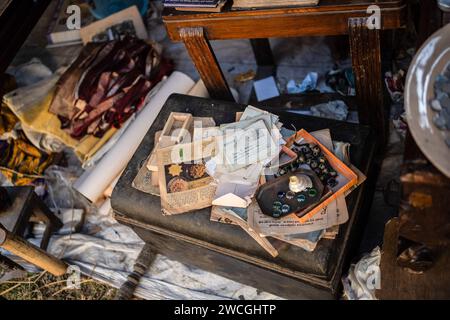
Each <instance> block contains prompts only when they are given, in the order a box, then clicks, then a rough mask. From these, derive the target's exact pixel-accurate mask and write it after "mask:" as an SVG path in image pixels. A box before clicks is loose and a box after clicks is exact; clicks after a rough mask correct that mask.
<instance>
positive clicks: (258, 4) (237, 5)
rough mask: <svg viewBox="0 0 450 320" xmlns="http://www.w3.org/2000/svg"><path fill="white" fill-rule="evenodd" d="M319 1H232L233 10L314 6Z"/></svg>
mask: <svg viewBox="0 0 450 320" xmlns="http://www.w3.org/2000/svg"><path fill="white" fill-rule="evenodd" d="M318 4H319V0H271V1H267V0H234V1H233V9H251V8H277V7H278V8H279V7H296V6H316V5H318Z"/></svg>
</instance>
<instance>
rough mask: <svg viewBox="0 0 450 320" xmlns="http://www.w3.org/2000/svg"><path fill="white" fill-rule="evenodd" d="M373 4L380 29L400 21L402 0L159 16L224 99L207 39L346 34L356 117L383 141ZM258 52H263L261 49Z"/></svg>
mask: <svg viewBox="0 0 450 320" xmlns="http://www.w3.org/2000/svg"><path fill="white" fill-rule="evenodd" d="M373 4H376V5H378V6H379V7H380V10H381V12H380V13H381V29H382V30H388V29H397V28H401V27H403V26H404V25H405V21H406V11H407V10H406V3H405V1H403V0H381V1H377V2H375V1H368V0H321V1H320V3H319V5H318V6H315V7H296V8H277V9H258V10H238V11H233V10H230V9H229V8H227V9H226V10H225V11H224V12H221V13H198V12H184V11H177V10H175V9H172V8H166V9H164V11H163V21H164V23H165V25H166V28H167V31H168V34H169V37H170V39H172V40H173V41H183V42H184V43H185V45H186V49H187V50H188V52H189V55H190V56H191V58H192V60H193V62H194V64H195V66H196V67H197V69H198V71H199V74H200V76H201V78H202V79H203V81H204V83H205V85H206V87H207V88H208V91H209V93H210V95H211V97H213V98H216V99H225V100H232V99H233V97H232V95H231V93H230V89H229V87H228V85H227V83H226V80H225V77H224V76H223V73H222V71H221V69H220V66H219V64H218V62H217V59H216V57H215V55H214V52H213V51H212V49H211V46H210V45H209V40H227V39H253V40H252V41H255V39H266V38H271V37H302V36H331V35H348V36H349V38H350V51H351V56H352V61H353V68H354V72H355V77H356V80H357V84H356V91H357V99H358V107H359V115H360V122H361V123H363V124H370V125H371V126H373V127H374V128H375V129H376V130H377V132H378V136H379V141H381V142H384V141H385V137H386V133H387V126H386V124H385V112H384V103H383V96H382V79H381V57H380V30H369V29H368V28H366V25H365V21H366V20H365V19H367V17H368V16H369V14H368V13H367V9H368V7H369V6H370V5H373ZM266 47H267V46H266ZM265 51H267V50H265ZM264 55H265V56H268V54H267V52H265V53H264ZM257 61H258V62H259V61H260V59H257Z"/></svg>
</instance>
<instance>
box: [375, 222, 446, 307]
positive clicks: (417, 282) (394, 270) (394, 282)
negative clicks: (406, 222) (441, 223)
mask: <svg viewBox="0 0 450 320" xmlns="http://www.w3.org/2000/svg"><path fill="white" fill-rule="evenodd" d="M398 237H399V220H398V218H394V219H392V220H390V221H389V222H388V223H387V224H386V228H385V234H384V241H383V243H384V244H383V251H382V254H381V265H380V267H381V289H380V290H377V293H376V296H377V298H378V299H383V300H394V299H395V300H397V299H407V300H420V299H449V298H450V277H449V276H448V270H449V269H448V267H449V266H450V249H449V247H446V248H445V247H444V248H435V252H438V254H437V255H438V258H437V260H436V261H435V264H434V265H433V266H432V267H431V269H429V270H427V271H425V272H424V273H414V272H411V271H409V270H407V269H404V268H402V267H400V266H398V265H397V243H398Z"/></svg>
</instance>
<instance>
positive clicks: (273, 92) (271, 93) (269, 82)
mask: <svg viewBox="0 0 450 320" xmlns="http://www.w3.org/2000/svg"><path fill="white" fill-rule="evenodd" d="M253 86H254V88H255V93H256V98H257V99H258V101H263V100H267V99H270V98H273V97H278V96H279V95H280V92H279V91H278V87H277V84H276V82H275V79H274V77H268V78H264V79H261V80H257V81H255V82H254V83H253Z"/></svg>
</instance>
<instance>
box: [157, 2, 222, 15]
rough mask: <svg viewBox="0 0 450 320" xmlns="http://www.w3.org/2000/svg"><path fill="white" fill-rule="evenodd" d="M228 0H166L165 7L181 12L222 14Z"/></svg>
mask: <svg viewBox="0 0 450 320" xmlns="http://www.w3.org/2000/svg"><path fill="white" fill-rule="evenodd" d="M226 2H227V0H165V1H164V6H165V7H173V8H175V9H176V10H179V11H193V12H220V11H222V9H223V7H224V6H225V4H226Z"/></svg>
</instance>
